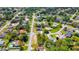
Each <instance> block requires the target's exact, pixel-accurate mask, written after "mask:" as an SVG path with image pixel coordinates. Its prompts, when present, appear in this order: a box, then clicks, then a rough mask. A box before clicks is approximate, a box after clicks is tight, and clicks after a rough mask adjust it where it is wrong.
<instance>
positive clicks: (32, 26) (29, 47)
mask: <svg viewBox="0 0 79 59" xmlns="http://www.w3.org/2000/svg"><path fill="white" fill-rule="evenodd" d="M32 18H33V19H32V24H31V30H30V39H29V45H28V50H29V51H31V50H32V49H31V48H32V47H31V45H32V38H33V35H34V32H33V29H34V19H35V14H33V17H32Z"/></svg>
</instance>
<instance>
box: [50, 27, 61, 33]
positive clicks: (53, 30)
mask: <svg viewBox="0 0 79 59" xmlns="http://www.w3.org/2000/svg"><path fill="white" fill-rule="evenodd" d="M60 29H61V28H60V27H56V28H54V29H52V30H50V32H51V33H55V32H57V31H59V30H60Z"/></svg>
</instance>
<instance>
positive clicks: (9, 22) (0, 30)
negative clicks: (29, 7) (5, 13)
mask: <svg viewBox="0 0 79 59" xmlns="http://www.w3.org/2000/svg"><path fill="white" fill-rule="evenodd" d="M20 13H21V12H19V13H17V14H16V15H15V16H14V17H13V18H12V19H11V20H10V21H8V22H7V23H6V25H5V26H4V27H2V28H1V29H0V32H2V30H3V29H4V28H6V27H7V26H8V25H10V24H11V21H13V20H14V19H15V17H16V16H18V15H19V14H20Z"/></svg>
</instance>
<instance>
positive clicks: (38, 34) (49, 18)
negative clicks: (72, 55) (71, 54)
mask: <svg viewBox="0 0 79 59" xmlns="http://www.w3.org/2000/svg"><path fill="white" fill-rule="evenodd" d="M0 51H79V7H0Z"/></svg>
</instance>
